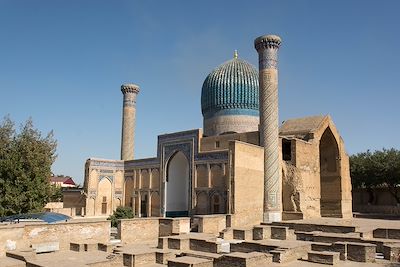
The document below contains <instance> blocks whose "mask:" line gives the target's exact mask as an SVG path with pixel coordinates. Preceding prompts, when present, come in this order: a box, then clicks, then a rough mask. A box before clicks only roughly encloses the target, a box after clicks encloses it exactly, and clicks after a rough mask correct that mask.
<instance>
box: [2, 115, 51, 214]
mask: <svg viewBox="0 0 400 267" xmlns="http://www.w3.org/2000/svg"><path fill="white" fill-rule="evenodd" d="M56 146H57V143H56V141H55V140H54V137H53V133H52V132H50V133H49V134H47V135H46V136H44V137H43V136H42V134H41V132H40V131H38V130H37V129H35V128H34V126H33V123H32V120H31V119H29V120H28V121H27V122H26V123H25V124H23V125H21V128H20V131H19V132H17V131H16V130H15V126H14V122H13V121H12V120H11V119H10V118H9V117H5V118H4V120H3V122H2V124H1V125H0V216H4V215H12V214H19V213H26V212H36V211H41V210H42V208H43V207H44V205H45V204H46V203H47V201H48V200H49V197H50V194H51V188H50V182H49V177H50V175H51V165H52V164H53V162H54V160H55V158H56V155H55V151H56Z"/></svg>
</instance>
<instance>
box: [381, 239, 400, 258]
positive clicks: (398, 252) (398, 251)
mask: <svg viewBox="0 0 400 267" xmlns="http://www.w3.org/2000/svg"><path fill="white" fill-rule="evenodd" d="M383 257H384V259H385V260H389V261H391V262H400V243H393V244H385V245H383Z"/></svg>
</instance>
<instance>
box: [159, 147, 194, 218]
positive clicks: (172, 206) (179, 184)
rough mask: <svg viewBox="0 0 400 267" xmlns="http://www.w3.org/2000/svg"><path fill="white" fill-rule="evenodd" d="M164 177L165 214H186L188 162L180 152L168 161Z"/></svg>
mask: <svg viewBox="0 0 400 267" xmlns="http://www.w3.org/2000/svg"><path fill="white" fill-rule="evenodd" d="M166 174H167V177H166V183H165V187H166V216H167V217H170V216H172V217H175V216H187V215H188V211H189V162H188V159H187V158H186V156H185V155H184V154H183V153H182V152H180V151H179V152H176V153H175V154H174V155H173V156H171V158H170V159H169V161H168V164H167V172H166Z"/></svg>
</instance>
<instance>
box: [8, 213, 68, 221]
mask: <svg viewBox="0 0 400 267" xmlns="http://www.w3.org/2000/svg"><path fill="white" fill-rule="evenodd" d="M69 219H71V217H69V216H67V215H64V214H61V213H56V212H40V213H25V214H17V215H11V216H5V217H1V218H0V222H16V221H19V220H39V221H43V222H47V223H54V222H59V221H66V220H69Z"/></svg>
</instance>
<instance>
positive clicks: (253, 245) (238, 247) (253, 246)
mask: <svg viewBox="0 0 400 267" xmlns="http://www.w3.org/2000/svg"><path fill="white" fill-rule="evenodd" d="M273 249H277V246H272V245H268V244H261V243H259V242H257V241H245V242H240V243H231V244H230V250H231V252H244V253H248V252H253V251H256V252H262V253H268V252H269V251H271V250H273Z"/></svg>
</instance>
